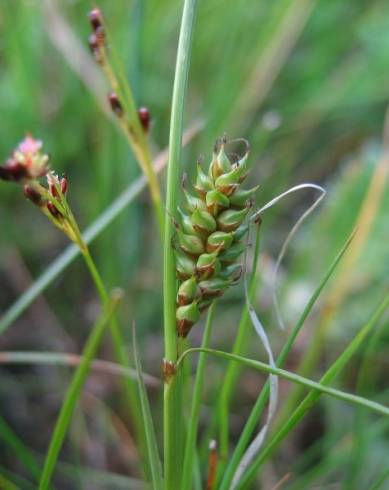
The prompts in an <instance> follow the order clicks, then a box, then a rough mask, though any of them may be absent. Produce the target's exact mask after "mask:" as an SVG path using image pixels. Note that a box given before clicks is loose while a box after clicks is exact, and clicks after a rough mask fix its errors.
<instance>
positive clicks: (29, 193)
mask: <svg viewBox="0 0 389 490" xmlns="http://www.w3.org/2000/svg"><path fill="white" fill-rule="evenodd" d="M23 192H24V195H25V196H26V198H27V199H28V200H29V201H31V202H33V203H34V204H36V205H37V206H43V205H44V199H43V197H42V195H41V194H40V192H39V191H37V189H35V188H34V187H33V186H32V185H29V184H26V185H25V186H24V188H23Z"/></svg>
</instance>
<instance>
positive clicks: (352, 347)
mask: <svg viewBox="0 0 389 490" xmlns="http://www.w3.org/2000/svg"><path fill="white" fill-rule="evenodd" d="M388 307H389V293H387V294H386V296H385V298H384V299H383V301H382V302H381V303H380V305H379V306H378V308H377V309H376V310H375V312H374V313H373V315H372V317H371V319H370V320H369V321H368V322H367V323H366V324H365V325H364V326H363V327H362V329H361V330H360V331H359V332H358V334H357V335H356V336H355V337H354V339H353V340H352V341H351V342H350V344H349V345H348V346H347V348H346V349H345V350H344V351H343V353H342V354H341V355H340V356H339V357H338V358H337V360H336V361H335V362H334V363H333V364H332V365H331V367H330V368H329V369H328V370H327V371H326V373H325V374H324V376H323V377H322V378H321V379H320V382H319V384H320V385H321V386H322V385H327V384H329V383H331V382H332V381H333V380H334V379H335V377H336V376H337V375H338V374H339V373H340V371H341V370H342V369H343V368H344V366H345V365H346V363H347V362H348V361H349V360H350V358H351V356H352V355H353V354H354V353H355V351H356V350H357V349H358V348H359V347H360V346H361V345H362V342H363V341H364V340H365V338H366V336H367V335H368V334H369V333H370V332H371V330H372V329H373V328H374V326H375V325H376V323H377V322H378V320H379V319H380V317H381V316H382V314H383V313H384V312H385V310H386V309H387V308H388ZM300 384H301V383H300ZM335 391H337V390H335ZM321 393H324V391H318V390H314V391H311V392H310V393H309V394H308V395H307V396H306V397H305V398H304V399H303V401H302V402H301V403H300V404H299V405H298V407H297V408H296V409H295V411H294V412H293V413H292V415H291V416H290V417H289V419H288V420H287V421H286V423H285V424H284V425H283V426H282V427H280V428H279V430H278V432H276V433H275V434H274V436H273V437H272V439H271V440H270V441H269V443H268V444H267V446H266V447H265V449H264V450H263V451H262V453H261V454H260V456H259V458H258V459H257V460H256V462H255V463H254V464H253V465H252V466H251V467H250V468H249V470H248V471H247V473H246V474H245V475H244V476H243V478H242V480H241V483H240V486H239V488H242V489H243V488H247V485H248V484H249V482H250V481H251V480H252V478H253V477H254V476H255V474H256V472H257V471H258V469H259V468H260V466H261V465H262V464H263V463H264V461H265V460H266V459H267V458H268V457H269V456H270V455H271V454H272V452H273V451H274V450H275V449H276V448H277V447H278V445H279V444H280V442H281V441H282V440H283V439H284V438H285V437H286V436H287V435H288V434H289V432H290V431H291V430H292V429H293V428H294V427H295V426H296V425H297V424H298V422H300V420H301V419H302V418H303V417H304V415H305V414H306V413H307V412H308V411H309V410H310V408H311V407H312V405H313V404H314V403H315V402H316V401H317V399H318V398H319V397H320V394H321ZM327 393H328V394H329V392H328V391H327ZM347 397H348V399H349V401H352V402H354V403H356V404H358V405H360V406H364V407H366V408H371V409H373V410H376V411H379V412H381V413H383V414H384V415H386V414H387V413H389V408H388V407H384V406H383V405H380V404H377V403H375V402H372V401H370V400H367V399H365V398H362V397H357V396H355V395H347ZM350 397H351V398H350ZM338 398H339V397H338ZM343 399H344V400H345V399H346V398H343ZM357 399H358V400H357ZM379 407H381V408H379Z"/></svg>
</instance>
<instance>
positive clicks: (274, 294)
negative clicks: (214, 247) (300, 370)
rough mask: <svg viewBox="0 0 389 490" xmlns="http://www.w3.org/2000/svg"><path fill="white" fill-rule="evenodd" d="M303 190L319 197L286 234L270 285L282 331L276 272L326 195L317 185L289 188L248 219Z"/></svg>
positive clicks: (306, 184)
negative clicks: (288, 249) (287, 251)
mask: <svg viewBox="0 0 389 490" xmlns="http://www.w3.org/2000/svg"><path fill="white" fill-rule="evenodd" d="M303 189H314V190H317V191H319V192H320V195H319V197H318V198H317V199H316V200H315V201H314V203H313V204H312V205H311V206H310V207H309V208H308V209H307V210H306V211H304V213H303V214H302V215H301V216H300V218H299V219H298V220H297V221H296V223H295V224H294V225H293V227H292V229H291V230H290V232H289V233H288V235H287V237H286V238H285V241H284V243H283V244H282V247H281V250H280V253H279V254H278V257H277V260H276V264H275V267H274V271H273V278H272V285H273V287H272V289H273V291H272V297H273V305H274V310H275V313H276V317H277V321H278V324H279V326H280V327H281V329H282V330H284V329H285V324H284V320H283V318H282V314H281V309H280V306H279V302H278V297H277V277H278V271H279V269H280V265H281V262H282V259H283V258H284V256H285V253H286V250H287V248H288V245H289V243H290V241H291V240H292V238H293V237H294V235H295V234H296V232H297V230H298V229H299V228H300V226H301V225H302V223H303V222H304V221H305V219H306V218H307V217H308V216H309V215H310V214H311V213H312V212H313V211H314V210H315V209H316V207H317V206H318V205H319V204H320V202H321V201H322V199H323V198H324V196H325V195H326V190H325V189H324V188H323V187H321V186H320V185H317V184H311V183H305V184H299V185H296V186H294V187H291V188H290V189H288V190H287V191H285V192H283V193H282V194H280V195H278V196H276V197H275V198H274V199H272V200H271V201H269V202H268V203H267V204H265V205H264V206H262V208H260V209H259V210H258V211H257V212H256V213H255V214H253V216H251V217H250V220H254V219H256V218H258V217H259V216H260V215H261V214H262V213H263V212H264V211H266V210H267V209H269V208H271V207H272V206H274V205H275V204H277V203H278V202H279V201H280V200H281V199H283V198H284V197H286V196H287V195H289V194H291V193H293V192H296V191H300V190H303Z"/></svg>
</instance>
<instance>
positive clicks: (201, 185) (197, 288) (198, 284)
mask: <svg viewBox="0 0 389 490" xmlns="http://www.w3.org/2000/svg"><path fill="white" fill-rule="evenodd" d="M244 142H245V145H246V152H245V154H244V155H243V157H241V158H239V157H238V158H236V159H234V161H232V159H230V157H229V156H228V155H227V153H226V151H225V147H226V144H227V140H226V139H225V138H223V139H221V140H218V141H217V142H216V145H215V148H214V152H213V157H212V161H211V163H210V164H209V168H208V172H207V173H206V172H204V170H203V169H202V166H201V164H200V163H198V164H197V177H196V182H195V184H194V190H195V191H196V194H192V193H190V192H189V191H188V190H187V189H186V184H185V182H184V183H183V192H184V195H185V201H186V202H185V211H183V210H181V209H179V222H178V223H176V227H177V245H176V271H177V276H178V279H179V289H178V293H177V310H176V319H177V331H178V335H179V336H180V337H186V336H187V335H188V333H189V331H190V329H191V328H192V326H193V325H194V324H195V323H196V322H197V321H198V319H199V317H200V313H201V312H202V311H204V310H205V309H206V308H208V306H209V305H210V304H211V303H212V301H213V300H214V299H215V298H216V297H219V296H222V295H223V293H224V292H225V290H226V289H227V288H228V287H229V286H230V285H231V284H233V283H235V282H236V281H237V280H239V278H240V275H241V272H242V266H241V265H240V264H239V263H238V259H239V257H240V256H241V254H242V253H243V251H244V250H245V243H244V241H242V239H243V237H244V235H245V234H246V232H247V230H248V225H247V223H246V222H245V218H246V216H247V213H248V211H249V209H250V207H251V205H252V201H251V198H252V196H253V194H254V192H255V191H256V190H257V188H258V187H255V188H253V189H249V190H245V189H241V183H242V182H243V181H244V180H245V178H246V177H247V174H248V163H247V160H248V154H249V146H248V143H247V142H246V141H244Z"/></svg>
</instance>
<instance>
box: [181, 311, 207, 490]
mask: <svg viewBox="0 0 389 490" xmlns="http://www.w3.org/2000/svg"><path fill="white" fill-rule="evenodd" d="M214 309H215V302H214V303H212V305H211V306H210V308H209V311H208V317H207V323H206V325H205V330H204V335H203V341H202V345H201V346H202V348H207V347H208V345H209V341H210V338H211V330H212V323H213V316H214V315H213V313H214ZM205 358H206V355H205V353H203V352H202V353H201V354H200V356H199V362H198V365H197V370H196V380H195V384H194V388H193V398H192V407H191V412H190V416H189V421H188V433H187V435H186V441H185V452H184V465H183V474H182V483H181V488H185V489H188V490H190V489H191V488H192V482H193V467H194V463H195V460H196V438H197V428H198V424H199V414H200V404H201V394H202V391H203V382H204V370H205Z"/></svg>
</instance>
